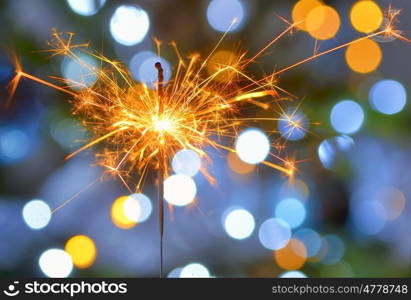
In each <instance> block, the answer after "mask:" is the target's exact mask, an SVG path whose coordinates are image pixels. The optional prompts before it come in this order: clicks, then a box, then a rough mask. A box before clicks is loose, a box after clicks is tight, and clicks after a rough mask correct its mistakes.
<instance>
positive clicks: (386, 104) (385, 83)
mask: <svg viewBox="0 0 411 300" xmlns="http://www.w3.org/2000/svg"><path fill="white" fill-rule="evenodd" d="M368 99H369V101H370V104H371V107H372V108H374V109H375V110H376V111H378V112H380V113H383V114H387V115H393V114H396V113H398V112H400V111H402V110H403V108H404V107H405V104H406V103H407V92H406V90H405V88H404V86H403V85H402V84H401V83H399V82H398V81H395V80H381V81H379V82H377V83H376V84H374V86H373V87H372V88H371V90H370V93H369V97H368Z"/></svg>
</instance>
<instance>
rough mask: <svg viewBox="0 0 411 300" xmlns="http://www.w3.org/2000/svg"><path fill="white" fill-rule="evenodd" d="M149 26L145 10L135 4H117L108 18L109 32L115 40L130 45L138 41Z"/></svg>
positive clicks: (145, 33) (144, 35) (142, 37)
mask: <svg viewBox="0 0 411 300" xmlns="http://www.w3.org/2000/svg"><path fill="white" fill-rule="evenodd" d="M149 28H150V19H149V17H148V15H147V13H146V11H145V10H143V9H142V8H141V7H139V6H136V5H121V6H119V7H118V8H117V9H116V10H115V12H114V14H113V16H112V17H111V20H110V32H111V35H112V36H113V38H114V39H115V40H116V42H118V43H120V44H122V45H125V46H132V45H135V44H138V43H140V42H141V41H142V40H143V39H144V38H145V37H146V35H147V32H148V29H149Z"/></svg>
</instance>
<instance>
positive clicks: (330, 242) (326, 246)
mask: <svg viewBox="0 0 411 300" xmlns="http://www.w3.org/2000/svg"><path fill="white" fill-rule="evenodd" d="M344 253H345V246H344V242H343V241H342V240H341V239H340V238H339V237H338V236H336V235H334V234H327V235H325V236H324V237H323V239H322V249H321V250H320V253H319V254H318V258H319V259H320V261H321V262H322V263H324V264H326V265H333V264H336V263H337V262H339V261H340V260H341V259H342V258H343V256H344Z"/></svg>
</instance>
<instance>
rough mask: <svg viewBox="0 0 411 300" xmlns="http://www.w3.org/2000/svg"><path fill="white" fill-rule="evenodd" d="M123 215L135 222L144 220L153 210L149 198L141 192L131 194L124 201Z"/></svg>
mask: <svg viewBox="0 0 411 300" xmlns="http://www.w3.org/2000/svg"><path fill="white" fill-rule="evenodd" d="M123 210H124V214H125V216H126V217H127V218H128V219H130V220H132V221H135V222H137V223H142V222H144V221H146V220H147V219H148V218H149V217H150V215H151V212H152V211H153V205H152V204H151V200H150V198H148V197H147V196H146V195H144V194H141V193H136V194H131V195H130V196H128V198H127V199H126V200H125V201H124V206H123Z"/></svg>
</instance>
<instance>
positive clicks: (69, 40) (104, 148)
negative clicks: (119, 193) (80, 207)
mask: <svg viewBox="0 0 411 300" xmlns="http://www.w3.org/2000/svg"><path fill="white" fill-rule="evenodd" d="M396 15H397V12H396V11H394V12H391V14H390V19H389V20H388V21H387V22H386V23H385V25H384V26H385V27H384V28H383V29H382V30H381V31H378V32H375V33H372V34H369V35H366V36H364V37H361V38H358V39H356V40H353V41H350V42H348V43H345V44H342V45H340V46H337V47H335V48H332V49H329V50H326V51H324V52H320V53H315V54H314V55H313V56H311V57H308V58H306V59H304V60H302V61H299V62H297V63H295V64H292V65H291V66H288V67H285V68H283V69H281V70H278V71H275V72H273V73H272V74H270V75H268V76H266V77H263V78H261V79H258V80H255V79H253V78H252V77H251V76H250V75H248V74H247V72H246V67H247V66H248V65H249V64H250V63H252V62H254V61H255V60H256V59H257V58H258V57H259V56H260V55H261V54H262V53H264V52H265V51H266V50H267V49H268V48H269V47H271V46H272V45H273V44H275V43H276V42H277V41H278V40H279V39H280V38H281V37H283V36H285V35H286V34H287V33H289V32H291V31H292V30H293V29H295V27H296V25H297V24H290V25H289V26H288V27H287V28H286V29H285V30H284V31H283V32H282V33H280V34H279V35H278V36H277V37H275V38H274V39H273V40H272V41H270V42H269V43H268V44H267V45H266V46H264V47H263V48H262V49H261V51H259V52H258V53H257V54H256V55H254V56H253V57H252V58H251V59H246V58H245V54H244V53H242V54H238V55H237V56H236V58H235V60H234V62H233V63H232V64H230V65H219V66H217V68H216V70H215V72H213V73H212V74H211V75H210V74H208V75H205V67H206V66H207V65H208V64H210V63H211V62H210V57H211V56H212V55H213V53H214V52H215V51H216V49H217V48H218V47H219V45H220V44H221V41H222V40H223V39H224V37H225V35H226V34H227V32H229V30H230V28H229V29H228V30H227V32H226V33H224V34H223V35H222V37H221V39H220V40H219V41H218V43H217V45H216V46H215V47H214V49H213V50H212V51H211V53H210V54H209V55H208V56H207V57H206V58H205V59H201V57H200V56H199V55H191V56H190V57H189V58H188V59H187V60H185V59H183V58H182V56H181V55H180V53H179V51H178V49H177V46H176V44H175V43H171V45H172V47H173V48H174V49H175V52H176V54H177V58H178V64H177V67H176V69H175V75H174V77H173V79H172V80H170V82H168V83H167V84H165V83H164V74H163V72H164V71H163V68H162V66H161V64H160V63H156V64H155V65H154V66H153V68H156V69H157V71H158V80H157V82H154V83H152V84H154V85H155V86H156V89H152V88H150V85H148V84H144V83H137V82H135V81H134V80H133V78H132V76H131V74H130V73H129V72H128V71H127V69H126V68H125V67H124V66H122V65H121V64H120V63H119V62H116V61H112V60H110V59H108V58H106V57H105V56H103V55H101V54H99V53H95V52H92V51H89V50H88V48H87V47H88V45H87V44H74V43H73V34H72V33H68V34H60V33H58V32H57V31H56V30H54V31H53V32H52V35H53V37H54V39H53V40H52V41H51V42H50V43H49V46H50V49H49V50H47V51H49V52H50V53H51V54H52V55H53V56H54V55H63V56H67V57H69V58H71V59H73V60H75V61H76V62H77V63H78V64H79V65H80V66H81V67H82V68H84V69H86V70H88V72H89V74H90V75H93V76H95V77H96V81H95V82H94V83H93V84H92V85H90V86H87V85H86V84H85V83H84V82H74V81H71V80H68V79H64V78H59V77H52V78H53V79H55V80H57V81H59V82H60V85H59V84H53V83H51V82H48V81H46V80H43V79H41V78H38V77H35V76H33V75H30V74H28V73H26V72H25V71H23V69H22V67H21V64H20V63H19V61H18V60H17V59H15V66H16V75H15V77H14V78H13V79H12V81H11V82H10V84H9V91H10V98H9V99H11V96H12V95H13V93H14V92H15V90H16V88H17V86H18V83H19V82H20V80H21V79H22V78H27V79H30V80H33V81H36V82H38V83H41V84H44V85H47V86H49V87H51V88H54V89H57V90H59V91H62V92H64V93H66V94H68V95H69V96H70V97H71V103H72V105H73V111H72V113H73V115H76V116H77V117H78V118H79V119H80V120H81V122H82V123H83V125H84V126H85V127H86V128H88V129H89V130H90V131H91V132H92V133H93V136H94V139H92V140H91V141H89V142H88V143H87V144H86V145H85V146H83V147H81V148H80V149H78V150H76V151H75V152H73V153H71V154H70V155H68V156H67V157H66V159H69V158H71V157H73V156H75V155H77V154H78V153H80V152H82V151H84V150H86V149H89V148H91V147H93V146H95V145H99V146H100V148H99V150H98V151H97V154H96V160H97V162H98V164H99V165H101V166H103V167H104V169H105V172H104V174H103V176H104V175H105V174H109V175H113V176H117V177H118V178H120V180H121V181H122V182H123V184H124V185H125V186H126V188H127V189H128V190H129V191H130V192H132V191H133V190H134V191H141V189H142V186H143V183H144V181H145V179H146V177H147V175H148V174H149V172H150V171H151V170H154V171H155V172H157V180H158V205H159V230H160V275H161V276H162V266H163V263H162V259H163V251H162V249H163V244H162V243H163V234H164V197H163V196H164V195H163V194H164V186H163V181H164V178H166V177H167V176H168V172H169V167H168V165H169V161H170V160H171V158H172V157H173V156H174V154H175V153H176V152H177V151H178V150H180V149H191V150H193V151H195V152H196V153H197V154H198V155H200V156H201V157H203V159H204V160H207V161H211V158H210V157H209V156H208V154H207V153H206V152H205V151H204V150H203V149H204V147H206V146H211V147H212V148H214V149H217V150H226V151H230V152H236V151H235V149H233V148H232V147H230V146H226V145H225V144H227V143H226V141H227V140H232V139H234V138H235V136H236V135H237V132H238V129H239V128H240V126H245V125H246V124H247V123H249V122H255V121H258V120H259V119H255V118H248V117H242V115H243V111H247V108H248V107H249V106H255V107H260V108H262V109H265V110H269V111H270V112H271V113H272V117H269V118H265V119H264V120H268V121H278V120H279V119H280V118H282V119H283V120H284V118H285V119H286V120H289V131H290V134H292V131H293V130H296V129H299V130H301V129H303V130H305V129H304V128H301V122H299V121H298V120H295V118H294V114H295V111H294V112H292V113H291V115H287V114H286V113H285V111H284V109H283V108H282V107H281V104H282V102H284V101H287V100H291V99H292V98H293V96H292V95H291V94H290V93H288V92H287V91H285V90H283V89H281V88H280V87H279V86H277V85H276V79H277V75H279V74H281V73H283V72H285V71H288V70H290V69H293V68H295V67H297V66H299V65H301V64H304V63H307V62H309V61H311V60H314V59H316V58H318V57H320V56H322V55H325V54H327V53H330V52H333V51H337V50H339V49H342V48H344V47H347V46H349V45H351V44H353V43H356V42H359V41H361V40H363V39H366V38H373V37H385V38H387V39H388V38H401V39H403V40H406V38H404V37H403V36H402V35H401V33H399V32H398V31H397V30H395V29H394V20H395V17H396ZM235 22H236V20H234V21H233V22H232V24H231V26H233V25H234V24H235ZM78 51H80V52H83V53H85V54H87V55H91V56H93V57H95V58H96V59H98V60H99V61H100V62H101V64H100V66H98V67H96V66H93V65H90V64H88V63H87V62H85V61H84V60H82V59H81V57H80V56H79V55H78ZM221 74H230V80H229V81H225V82H224V81H220V80H217V78H218V76H221ZM260 98H263V100H264V101H262V100H261V99H260ZM8 102H9V101H8ZM270 133H271V134H275V133H276V132H274V131H272V132H270ZM262 163H263V164H265V165H267V166H269V167H271V168H273V169H275V170H277V171H279V172H281V173H283V174H284V175H286V176H288V177H290V178H292V177H293V176H294V174H295V172H296V170H297V167H296V161H295V159H287V158H283V157H281V156H280V155H278V154H277V153H270V159H269V160H267V161H263V162H262ZM202 172H203V173H204V174H205V176H206V177H207V178H208V179H209V180H210V181H211V182H214V179H213V178H212V177H211V176H210V175H209V174H208V173H207V171H206V170H205V169H204V168H203V169H202ZM136 178H138V179H137V180H136Z"/></svg>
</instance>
